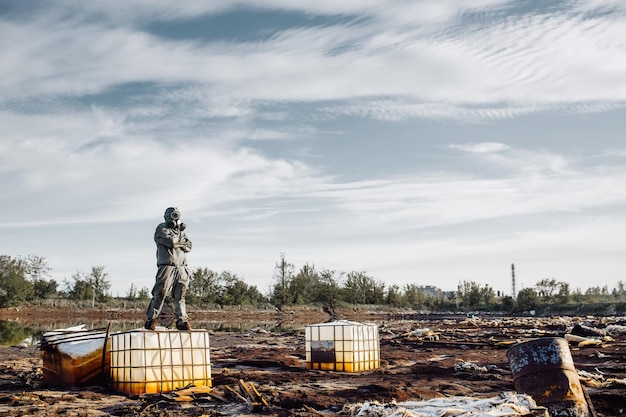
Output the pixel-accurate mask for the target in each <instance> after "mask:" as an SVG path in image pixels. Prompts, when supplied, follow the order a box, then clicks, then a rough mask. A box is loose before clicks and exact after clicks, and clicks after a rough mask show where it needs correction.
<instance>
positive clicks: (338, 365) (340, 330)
mask: <svg viewBox="0 0 626 417" xmlns="http://www.w3.org/2000/svg"><path fill="white" fill-rule="evenodd" d="M305 333H306V335H305V343H306V368H307V369H321V370H328V371H344V372H359V371H368V370H372V369H377V368H379V367H380V341H379V338H378V327H377V326H376V325H375V324H365V323H358V322H354V321H347V320H339V321H333V322H330V323H321V324H312V325H309V326H306V329H305Z"/></svg>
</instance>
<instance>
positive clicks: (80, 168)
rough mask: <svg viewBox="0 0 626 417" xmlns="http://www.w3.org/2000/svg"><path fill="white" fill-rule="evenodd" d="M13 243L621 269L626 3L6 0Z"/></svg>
mask: <svg viewBox="0 0 626 417" xmlns="http://www.w3.org/2000/svg"><path fill="white" fill-rule="evenodd" d="M0 62H1V63H2V64H1V65H0V127H1V129H0V181H1V184H2V185H1V187H2V188H1V189H2V192H1V194H0V195H1V199H2V217H1V219H0V235H1V236H2V239H1V240H0V254H5V255H11V256H26V255H29V254H33V255H39V256H44V257H45V258H46V259H47V261H48V263H49V265H50V266H51V268H52V273H51V276H52V278H54V279H56V280H57V281H59V282H62V281H63V279H69V278H70V277H71V275H72V274H74V273H76V272H77V271H80V272H89V271H90V270H91V267H92V266H96V265H102V266H104V267H105V271H106V272H108V273H109V275H110V280H111V283H112V290H113V293H114V295H116V294H119V295H125V294H126V292H127V290H128V288H129V287H130V284H131V283H134V284H135V285H136V286H137V287H139V288H142V287H149V288H151V287H152V284H153V282H154V275H155V272H156V265H155V245H154V242H153V232H154V228H155V226H156V225H157V224H158V223H159V222H161V221H162V219H163V217H162V216H163V212H164V210H165V208H167V207H168V206H177V207H179V208H180V210H181V212H182V216H183V221H185V222H186V223H187V224H188V229H187V231H188V234H189V236H190V238H191V240H192V241H193V244H194V249H193V251H192V252H191V253H190V254H189V264H190V266H191V267H192V268H195V267H208V268H210V269H213V270H215V271H218V272H221V271H231V272H233V273H235V274H237V275H238V276H240V277H241V278H243V279H244V280H245V281H246V282H247V283H248V284H250V285H256V286H257V288H258V289H259V290H261V291H262V292H266V291H267V290H268V289H269V287H270V286H271V285H272V283H273V282H274V279H273V275H274V272H275V271H274V266H275V264H276V262H278V261H279V260H280V254H281V252H284V253H285V256H286V259H287V261H289V262H291V263H293V264H294V265H295V267H296V269H299V268H300V267H302V266H303V265H304V264H305V263H309V264H313V265H315V267H316V268H317V269H334V270H337V271H344V272H350V271H365V272H366V273H367V274H368V275H370V276H372V277H373V278H375V279H376V280H379V281H382V282H385V283H387V285H392V284H397V285H400V286H401V287H402V286H404V285H405V284H407V283H416V284H418V285H436V286H439V287H440V288H442V289H444V290H453V289H455V288H456V286H457V284H458V283H459V282H460V281H463V280H471V281H475V282H478V283H480V284H481V285H482V284H488V285H490V286H491V287H492V288H494V290H496V291H501V292H503V293H505V294H508V293H510V291H511V284H510V274H511V264H513V263H514V264H515V267H516V275H517V289H518V290H519V289H520V288H523V287H530V286H533V285H534V284H535V283H536V282H537V281H539V280H540V279H543V278H554V279H556V280H558V281H565V282H568V283H569V284H570V286H571V288H572V289H576V288H580V289H581V290H582V291H584V290H585V289H586V288H588V287H590V286H605V285H606V286H608V288H609V290H610V289H612V288H613V287H614V286H615V284H616V283H617V281H620V280H626V274H625V273H624V270H625V269H626V256H625V255H626V237H625V236H626V210H625V209H626V187H625V184H626V164H625V162H626V140H624V137H625V134H624V130H625V129H624V127H625V126H626V3H625V2H624V1H622V0H407V1H402V0H387V1H369V0H342V1H336V0H315V1H297V2H294V1H290V0H241V1H235V0H233V1H228V2H225V1H222V0H213V1H209V0H207V1H193V2H172V1H169V0H127V1H124V2H109V1H104V0H90V1H76V0H67V1H63V0H58V1H54V2H48V1H34V0H19V1H17V0H16V1H5V2H2V3H0Z"/></svg>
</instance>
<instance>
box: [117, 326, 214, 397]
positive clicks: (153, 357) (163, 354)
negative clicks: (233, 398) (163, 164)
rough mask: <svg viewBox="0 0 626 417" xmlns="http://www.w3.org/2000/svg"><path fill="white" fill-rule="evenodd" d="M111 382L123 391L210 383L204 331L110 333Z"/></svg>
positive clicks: (150, 391) (142, 391)
mask: <svg viewBox="0 0 626 417" xmlns="http://www.w3.org/2000/svg"><path fill="white" fill-rule="evenodd" d="M111 383H112V386H113V388H114V389H115V390H117V391H119V392H123V393H126V394H154V393H161V392H169V391H172V390H175V389H178V388H182V387H185V386H187V385H189V384H193V385H195V386H209V387H210V386H211V360H210V355H209V334H208V332H207V331H206V330H191V331H178V330H169V329H163V330H160V329H157V330H156V331H149V330H144V329H137V330H130V331H127V332H121V333H116V334H113V335H111Z"/></svg>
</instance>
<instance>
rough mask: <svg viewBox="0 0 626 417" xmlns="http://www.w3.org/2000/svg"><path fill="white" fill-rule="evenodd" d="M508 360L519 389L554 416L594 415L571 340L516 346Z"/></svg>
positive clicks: (516, 386)
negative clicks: (570, 348)
mask: <svg viewBox="0 0 626 417" xmlns="http://www.w3.org/2000/svg"><path fill="white" fill-rule="evenodd" d="M506 357H507V358H508V359H509V366H510V367H511V373H512V374H513V384H514V385H515V390H516V391H517V392H519V393H522V394H528V395H530V396H531V397H532V398H533V399H534V400H535V401H536V402H537V404H539V405H542V406H544V407H546V408H547V409H548V412H549V413H550V416H552V417H556V416H566V417H589V416H590V412H589V405H588V404H587V401H586V400H585V394H584V392H583V388H582V386H581V385H580V380H579V379H578V373H577V372H576V368H575V367H574V360H573V359H572V354H571V352H570V350H569V345H568V344H567V340H565V339H563V338H560V337H545V338H540V339H533V340H530V341H527V342H523V343H519V344H517V345H514V346H512V347H511V348H509V349H508V350H507V352H506Z"/></svg>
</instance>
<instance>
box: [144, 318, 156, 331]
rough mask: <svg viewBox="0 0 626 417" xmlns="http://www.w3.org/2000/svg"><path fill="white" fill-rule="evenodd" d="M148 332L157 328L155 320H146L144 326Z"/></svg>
mask: <svg viewBox="0 0 626 417" xmlns="http://www.w3.org/2000/svg"><path fill="white" fill-rule="evenodd" d="M143 327H144V328H145V329H146V330H154V329H155V328H156V323H155V322H154V320H146V323H145V324H144V325H143Z"/></svg>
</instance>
